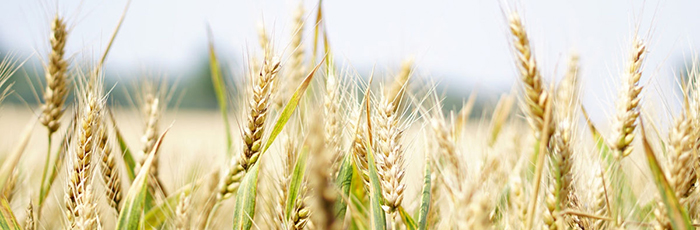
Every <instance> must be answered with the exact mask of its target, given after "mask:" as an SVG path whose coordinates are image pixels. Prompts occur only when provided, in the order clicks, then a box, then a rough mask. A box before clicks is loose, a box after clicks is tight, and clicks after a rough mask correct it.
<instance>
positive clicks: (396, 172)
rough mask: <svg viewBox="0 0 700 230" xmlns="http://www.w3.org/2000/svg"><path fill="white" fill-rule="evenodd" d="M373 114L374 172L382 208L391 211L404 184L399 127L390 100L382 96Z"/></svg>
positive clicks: (397, 118)
mask: <svg viewBox="0 0 700 230" xmlns="http://www.w3.org/2000/svg"><path fill="white" fill-rule="evenodd" d="M380 106H381V108H379V109H378V114H377V115H376V117H377V121H376V124H377V138H378V141H377V149H378V151H377V153H378V154H377V159H376V160H377V173H378V174H379V177H380V180H381V181H382V183H381V185H382V193H383V195H384V199H385V205H384V207H383V208H384V209H385V211H386V212H387V213H390V214H391V213H394V212H395V211H396V209H397V208H398V207H399V206H401V202H402V201H403V192H404V190H405V189H406V184H405V182H404V181H403V179H404V176H405V172H406V169H405V159H404V152H403V151H404V149H403V147H402V145H401V136H402V134H403V130H401V129H400V127H399V116H398V114H396V110H395V106H394V104H393V100H391V99H389V98H383V100H382V102H381V105H380Z"/></svg>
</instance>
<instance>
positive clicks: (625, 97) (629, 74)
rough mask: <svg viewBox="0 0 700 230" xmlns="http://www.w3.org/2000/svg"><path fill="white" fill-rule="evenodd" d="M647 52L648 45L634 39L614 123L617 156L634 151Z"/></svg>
mask: <svg viewBox="0 0 700 230" xmlns="http://www.w3.org/2000/svg"><path fill="white" fill-rule="evenodd" d="M645 54H646V46H645V44H644V43H643V42H642V41H640V40H639V39H637V38H635V39H634V44H633V47H632V51H631V55H630V59H629V60H628V63H627V66H626V69H625V72H624V73H623V75H622V86H621V87H620V93H619V94H618V96H617V98H618V101H617V103H616V105H615V106H616V112H615V120H614V122H613V124H612V139H610V140H611V143H610V146H611V147H612V148H613V149H614V150H615V154H616V157H617V158H622V157H625V156H627V155H629V154H630V153H632V146H631V143H632V141H633V140H634V130H635V128H636V127H637V117H639V101H640V100H641V98H640V97H639V93H640V92H641V91H642V86H640V85H639V79H640V78H641V77H642V63H643V62H644V57H645Z"/></svg>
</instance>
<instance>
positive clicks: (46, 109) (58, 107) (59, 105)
mask: <svg viewBox="0 0 700 230" xmlns="http://www.w3.org/2000/svg"><path fill="white" fill-rule="evenodd" d="M67 38H68V31H67V30H66V24H65V22H64V20H63V18H61V17H59V16H56V17H55V18H54V20H53V21H52V23H51V36H50V39H49V42H50V44H51V52H50V53H49V61H48V64H47V65H46V67H45V68H46V70H45V78H46V88H45V89H44V91H43V93H44V103H43V104H42V105H41V116H40V118H39V121H40V122H41V124H42V125H44V126H46V128H47V129H48V130H49V135H51V134H52V133H54V132H56V130H58V128H59V127H60V121H59V120H60V119H61V116H62V115H63V111H64V108H63V106H64V104H65V101H66V97H67V95H68V90H69V80H68V61H67V60H66V59H65V57H64V55H65V47H66V40H67Z"/></svg>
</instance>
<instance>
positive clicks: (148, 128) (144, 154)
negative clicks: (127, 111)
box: [139, 84, 162, 186]
mask: <svg viewBox="0 0 700 230" xmlns="http://www.w3.org/2000/svg"><path fill="white" fill-rule="evenodd" d="M146 85H147V86H146V89H144V90H145V91H146V92H145V93H144V95H143V99H142V100H143V105H142V110H143V113H144V114H143V115H144V117H145V118H146V119H145V120H146V122H145V125H144V131H143V135H142V136H141V144H142V145H141V162H139V163H140V164H139V165H141V166H143V163H145V162H146V158H148V154H150V153H151V150H152V149H153V147H154V146H155V144H156V141H157V139H158V132H159V121H160V117H161V116H160V115H161V110H162V107H161V106H162V105H161V104H160V103H161V101H160V98H159V97H158V96H157V95H156V92H155V89H153V87H152V86H150V84H146ZM156 154H157V153H156ZM149 172H150V174H151V177H152V178H157V176H158V157H157V156H156V157H155V158H154V160H153V165H152V166H151V170H150V171H149ZM151 184H152V183H150V182H149V186H150V185H151Z"/></svg>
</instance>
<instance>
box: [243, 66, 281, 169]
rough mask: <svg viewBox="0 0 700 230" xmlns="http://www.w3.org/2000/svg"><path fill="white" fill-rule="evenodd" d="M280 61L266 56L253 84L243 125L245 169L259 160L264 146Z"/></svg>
mask: <svg viewBox="0 0 700 230" xmlns="http://www.w3.org/2000/svg"><path fill="white" fill-rule="evenodd" d="M279 68H280V61H279V59H278V58H276V57H272V58H270V57H266V58H265V60H264V61H263V65H262V68H261V69H260V73H259V74H258V76H257V77H255V78H254V82H253V84H252V87H253V89H252V95H253V97H252V98H251V99H250V101H249V104H248V111H249V113H248V116H247V119H248V121H247V123H246V125H245V126H244V127H243V134H242V135H241V136H243V143H244V145H243V151H242V152H241V155H240V156H241V157H240V158H241V159H240V161H239V163H240V165H241V167H243V169H245V170H248V168H250V167H252V166H253V164H255V163H256V162H257V161H258V158H259V157H260V151H261V150H262V149H261V148H262V147H263V146H262V145H263V143H262V139H263V134H264V131H265V120H266V118H267V113H268V109H269V107H270V96H271V95H272V93H273V92H274V90H275V89H274V88H275V80H276V77H277V72H278V71H279Z"/></svg>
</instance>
